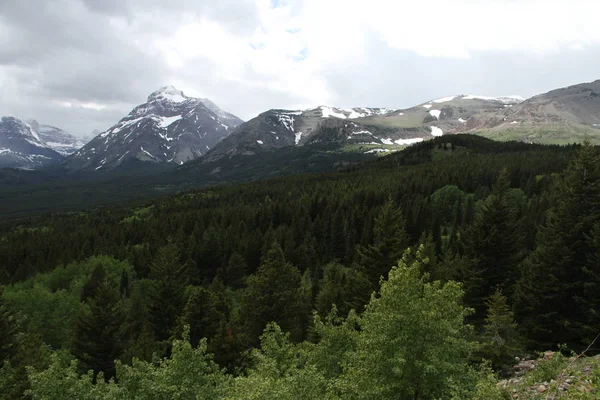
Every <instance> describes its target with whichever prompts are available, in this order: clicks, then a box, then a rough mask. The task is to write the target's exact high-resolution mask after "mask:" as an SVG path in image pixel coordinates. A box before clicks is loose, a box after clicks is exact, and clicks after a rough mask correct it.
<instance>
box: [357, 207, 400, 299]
mask: <svg viewBox="0 0 600 400" xmlns="http://www.w3.org/2000/svg"><path fill="white" fill-rule="evenodd" d="M404 225H405V221H404V216H403V215H402V211H401V210H400V209H399V208H398V206H397V205H396V203H395V202H394V201H393V200H392V199H391V198H390V199H388V200H387V201H386V202H385V203H384V204H383V206H382V207H381V209H380V211H379V213H378V214H377V217H375V223H374V225H373V244H372V245H369V246H366V247H361V248H359V249H358V254H359V257H358V264H359V265H360V266H361V267H362V269H363V270H364V271H365V274H366V275H367V277H368V278H369V279H370V281H371V283H372V284H373V287H376V285H377V282H379V279H380V278H381V277H382V276H386V274H387V272H388V271H389V269H390V268H391V267H392V265H394V263H395V262H396V261H397V260H398V259H399V258H400V257H401V256H402V253H404V250H405V249H406V247H407V246H408V237H407V234H406V231H405V229H404Z"/></svg>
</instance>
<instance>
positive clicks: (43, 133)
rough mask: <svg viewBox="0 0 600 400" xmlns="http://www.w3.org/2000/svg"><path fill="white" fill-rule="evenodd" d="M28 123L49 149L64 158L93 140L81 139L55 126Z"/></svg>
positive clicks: (34, 121) (29, 121) (30, 121)
mask: <svg viewBox="0 0 600 400" xmlns="http://www.w3.org/2000/svg"><path fill="white" fill-rule="evenodd" d="M27 123H28V124H29V125H30V126H31V129H33V131H34V132H36V133H37V134H38V136H39V137H40V139H41V140H42V141H43V142H45V143H46V145H47V146H48V147H50V148H51V149H52V150H54V151H56V152H58V153H60V154H61V155H63V156H69V155H71V154H73V153H75V152H76V151H77V150H79V149H80V148H82V147H83V146H85V144H86V143H87V142H89V141H90V140H91V138H79V137H77V136H75V135H72V134H70V133H68V132H66V131H64V130H62V129H60V128H57V127H55V126H51V125H44V124H39V123H38V122H37V121H36V120H33V119H31V120H27Z"/></svg>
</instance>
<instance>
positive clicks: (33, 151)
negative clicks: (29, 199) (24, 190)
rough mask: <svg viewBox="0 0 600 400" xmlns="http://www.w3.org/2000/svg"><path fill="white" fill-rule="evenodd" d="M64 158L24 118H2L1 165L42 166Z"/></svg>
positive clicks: (0, 135) (19, 166) (0, 128)
mask: <svg viewBox="0 0 600 400" xmlns="http://www.w3.org/2000/svg"><path fill="white" fill-rule="evenodd" d="M62 159H63V157H62V156H61V155H60V154H59V153H58V152H56V151H54V150H53V149H51V148H50V147H49V146H48V145H47V144H46V143H45V142H44V140H43V139H42V138H41V137H40V135H39V134H38V133H37V132H36V131H35V130H34V129H33V128H32V126H31V125H30V124H28V123H27V122H25V121H24V120H22V119H20V118H17V117H2V119H1V120H0V167H15V168H27V169H31V168H40V167H44V166H48V165H51V164H54V163H56V162H58V161H60V160H62Z"/></svg>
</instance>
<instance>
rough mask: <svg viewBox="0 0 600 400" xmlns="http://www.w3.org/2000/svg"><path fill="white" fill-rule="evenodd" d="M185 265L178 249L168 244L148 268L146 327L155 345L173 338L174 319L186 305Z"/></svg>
mask: <svg viewBox="0 0 600 400" xmlns="http://www.w3.org/2000/svg"><path fill="white" fill-rule="evenodd" d="M189 278H190V268H189V264H188V263H186V262H182V261H181V251H180V249H179V246H177V245H176V244H175V243H173V242H170V243H168V244H167V245H165V246H164V247H162V248H161V249H159V251H158V254H157V256H156V258H155V260H154V262H152V264H151V265H150V279H151V280H152V282H153V284H154V290H152V291H151V292H150V307H149V310H150V323H151V324H152V327H153V329H154V336H155V338H156V340H158V341H164V340H167V339H168V338H169V337H171V335H172V334H173V329H174V328H175V326H176V323H177V318H178V316H179V315H180V313H181V311H182V310H183V307H184V306H185V302H186V295H185V287H186V286H187V285H188V283H189Z"/></svg>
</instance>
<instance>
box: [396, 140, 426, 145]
mask: <svg viewBox="0 0 600 400" xmlns="http://www.w3.org/2000/svg"><path fill="white" fill-rule="evenodd" d="M423 140H424V139H423V138H412V139H398V140H395V141H394V143H396V144H399V145H410V144H415V143H419V142H422V141H423Z"/></svg>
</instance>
